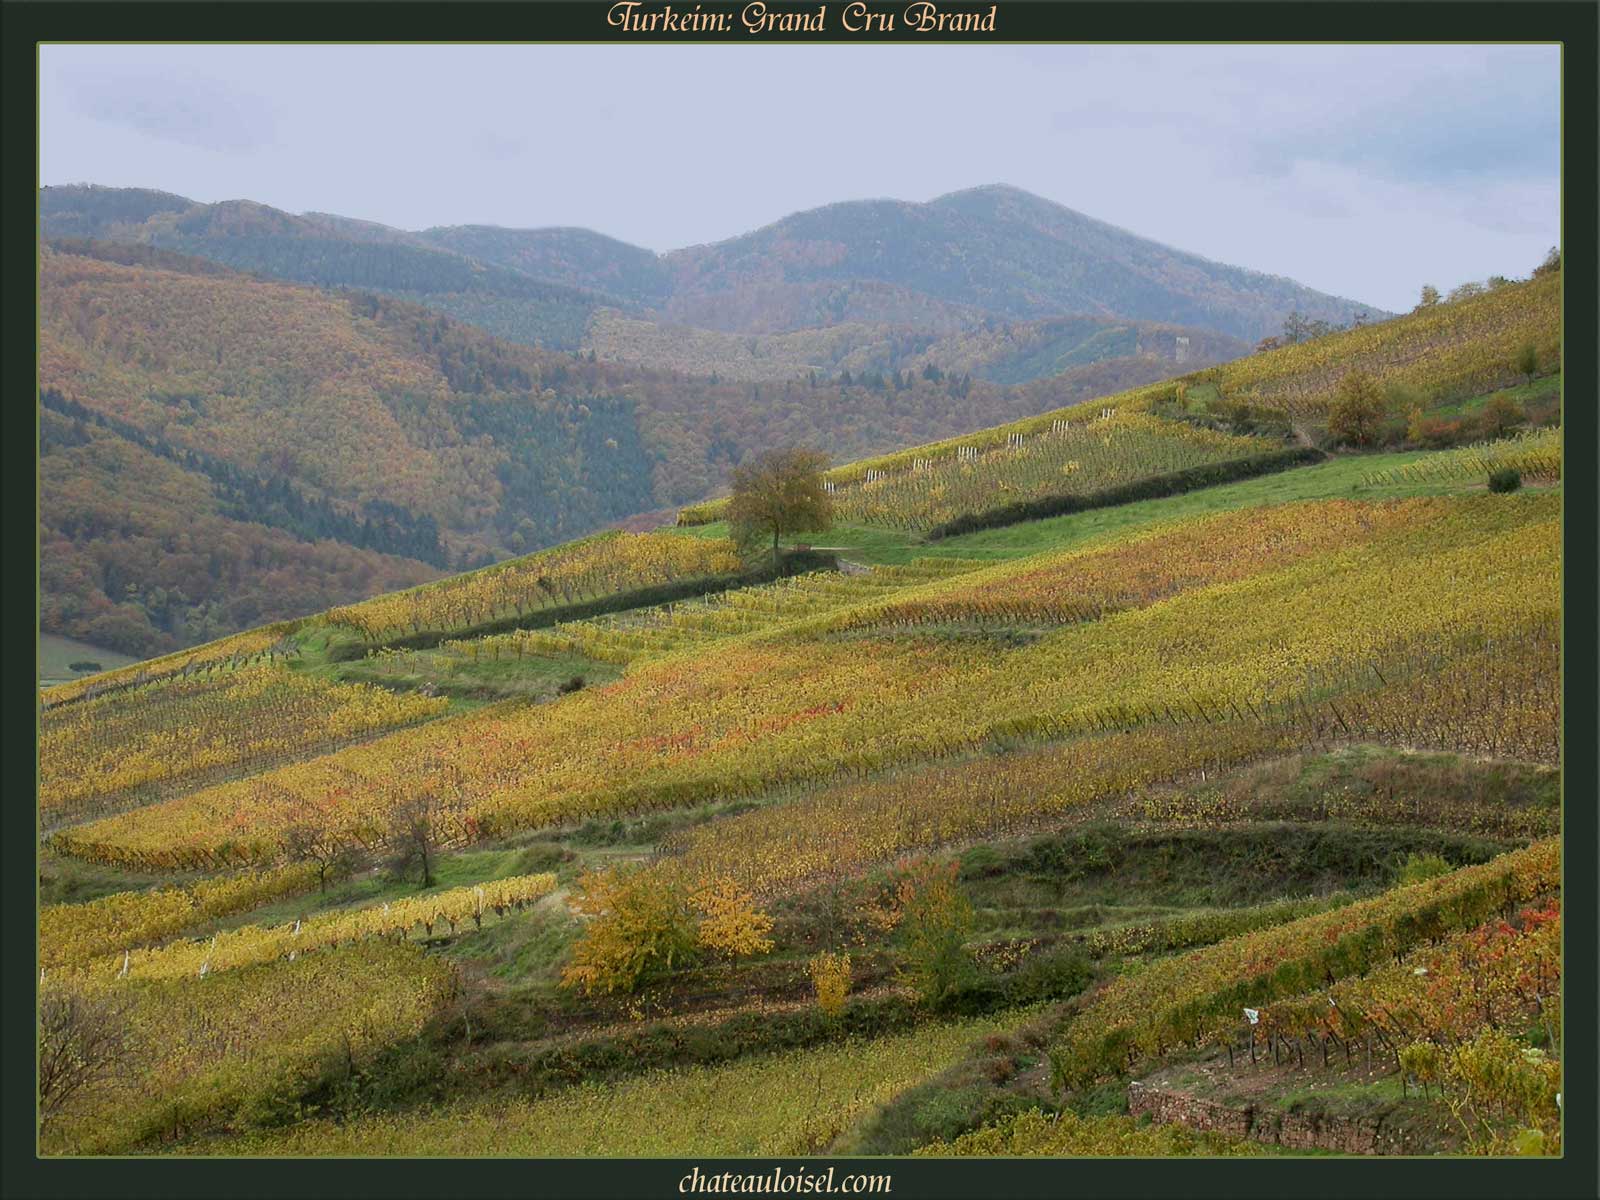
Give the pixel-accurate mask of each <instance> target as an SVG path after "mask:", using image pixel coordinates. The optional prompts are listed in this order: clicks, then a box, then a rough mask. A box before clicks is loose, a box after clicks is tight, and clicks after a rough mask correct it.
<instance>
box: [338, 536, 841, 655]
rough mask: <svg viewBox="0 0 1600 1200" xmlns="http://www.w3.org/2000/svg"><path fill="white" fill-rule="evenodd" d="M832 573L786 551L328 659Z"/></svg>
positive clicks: (345, 650)
mask: <svg viewBox="0 0 1600 1200" xmlns="http://www.w3.org/2000/svg"><path fill="white" fill-rule="evenodd" d="M838 569H839V560H838V558H837V557H836V556H835V555H833V554H829V553H827V552H825V551H822V550H793V551H787V552H785V553H784V556H783V566H782V569H781V570H778V571H774V570H773V569H772V568H771V567H763V568H761V569H760V570H756V571H746V572H744V573H742V574H739V575H716V576H701V577H700V578H697V579H679V580H674V581H673V582H671V583H661V584H657V585H655V586H654V587H647V588H635V589H634V590H633V591H628V592H613V593H611V594H610V595H608V596H600V597H598V598H597V599H594V600H584V601H581V602H579V603H577V604H563V605H560V606H559V607H555V608H543V609H540V610H539V611H537V612H529V613H524V614H523V615H522V616H520V617H518V616H510V617H500V618H497V619H496V620H493V621H484V622H482V623H481V624H478V625H471V626H468V627H467V628H465V629H452V630H448V631H438V630H428V631H425V632H423V633H414V634H409V635H407V636H405V637H398V638H391V639H389V640H388V641H385V642H379V643H376V644H374V643H371V642H363V641H350V642H344V643H340V644H336V645H334V646H332V647H331V648H330V649H329V651H328V657H329V659H330V660H332V661H333V662H348V661H350V660H352V659H358V658H365V657H366V656H367V655H368V654H369V653H371V652H372V651H374V650H431V649H432V648H433V647H435V646H437V645H439V644H440V643H442V642H455V641H467V640H469V639H471V638H480V637H488V636H489V635H491V634H496V633H510V632H511V631H512V630H515V629H544V628H547V627H548V626H551V625H558V624H561V623H562V622H565V621H584V620H587V619H589V618H590V617H600V616H604V615H606V614H607V613H616V612H626V611H628V610H629V609H634V608H653V607H655V606H656V605H659V604H676V603H677V602H678V601H680V600H693V599H695V598H696V597H699V596H710V595H714V594H715V593H717V592H726V591H730V590H731V589H733V588H742V587H753V586H755V585H757V584H762V583H771V582H772V581H773V580H775V579H777V578H779V577H780V576H789V575H801V574H804V573H806V572H808V571H836V570H838Z"/></svg>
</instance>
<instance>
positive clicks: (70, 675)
mask: <svg viewBox="0 0 1600 1200" xmlns="http://www.w3.org/2000/svg"><path fill="white" fill-rule="evenodd" d="M137 661H138V660H137V659H134V658H129V657H128V656H127V655H126V654H118V653H117V652H116V651H115V650H106V649H103V648H102V647H100V646H91V645H89V643H88V642H80V641H77V640H75V639H73V638H69V637H62V636H60V635H59V634H54V633H41V634H40V635H39V686H40V687H52V686H54V685H55V684H58V683H66V682H67V681H68V680H69V679H80V678H82V677H83V676H85V675H93V674H95V672H97V671H112V670H115V669H116V668H117V667H125V666H128V665H129V664H130V663H134V662H137ZM75 662H90V663H96V664H98V665H97V666H95V667H93V668H91V669H89V670H87V671H74V670H73V669H72V667H71V664H72V663H75Z"/></svg>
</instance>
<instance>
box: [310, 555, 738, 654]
mask: <svg viewBox="0 0 1600 1200" xmlns="http://www.w3.org/2000/svg"><path fill="white" fill-rule="evenodd" d="M740 570H741V563H740V561H739V556H738V554H737V553H736V552H735V550H734V547H733V544H732V543H731V542H727V541H709V540H705V539H699V538H686V537H682V536H679V535H677V534H673V533H670V532H667V533H647V534H630V533H603V534H597V535H596V536H594V537H591V538H585V539H584V540H582V541H578V542H569V543H567V544H566V545H563V546H557V547H556V548H554V549H552V550H541V551H540V552H539V553H537V554H530V555H527V556H526V557H524V558H514V559H511V560H510V561H508V562H503V563H497V564H496V565H494V566H492V567H485V568H483V569H482V570H479V571H473V572H470V573H468V574H466V575H456V576H452V577H451V578H449V579H445V580H442V581H440V582H438V583H429V584H424V585H423V586H421V587H418V588H412V589H411V590H410V591H405V592H394V593H392V594H390V595H387V596H378V597H376V598H375V599H372V600H367V601H363V602H362V603H360V604H350V605H345V606H344V607H342V608H335V609H330V610H329V612H328V614H327V620H328V622H329V623H330V624H332V625H337V626H342V627H344V628H347V629H351V630H353V631H355V632H356V633H359V634H360V635H361V636H362V637H363V638H364V639H365V640H367V641H368V642H376V641H383V640H386V639H390V638H396V637H402V636H405V635H408V634H409V635H415V634H419V633H423V632H450V631H452V630H458V629H466V628H468V627H470V626H473V625H480V624H484V623H486V622H489V621H493V620H498V619H504V618H506V617H512V616H516V617H521V616H525V615H527V614H529V613H535V612H539V611H541V610H543V609H548V608H558V607H561V606H564V605H569V604H573V603H577V602H580V601H584V600H593V599H595V598H597V597H600V596H606V595H613V594H618V593H623V592H631V591H638V590H641V589H646V588H651V587H657V586H660V585H662V584H670V583H674V582H678V581H683V580H690V579H699V578H720V577H724V576H729V575H735V574H737V573H738V572H739V571H740Z"/></svg>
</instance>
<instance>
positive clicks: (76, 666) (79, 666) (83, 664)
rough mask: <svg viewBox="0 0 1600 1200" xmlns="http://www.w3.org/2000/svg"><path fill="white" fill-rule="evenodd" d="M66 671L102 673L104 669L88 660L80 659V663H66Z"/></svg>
mask: <svg viewBox="0 0 1600 1200" xmlns="http://www.w3.org/2000/svg"><path fill="white" fill-rule="evenodd" d="M67 670H69V671H104V670H105V668H104V667H102V666H101V665H100V664H99V663H97V662H92V661H90V660H89V659H81V660H80V661H78V662H75V663H68V664H67Z"/></svg>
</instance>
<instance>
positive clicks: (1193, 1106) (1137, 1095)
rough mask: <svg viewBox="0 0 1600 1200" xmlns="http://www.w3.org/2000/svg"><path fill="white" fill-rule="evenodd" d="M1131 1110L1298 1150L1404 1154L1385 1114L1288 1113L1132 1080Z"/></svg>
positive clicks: (1401, 1134) (1402, 1140)
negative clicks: (1233, 1104)
mask: <svg viewBox="0 0 1600 1200" xmlns="http://www.w3.org/2000/svg"><path fill="white" fill-rule="evenodd" d="M1128 1111H1129V1112H1130V1113H1132V1114H1134V1115H1135V1116H1137V1115H1139V1114H1140V1113H1148V1114H1149V1116H1150V1119H1151V1120H1153V1121H1157V1122H1159V1123H1161V1124H1180V1125H1187V1126H1188V1127H1189V1128H1190V1129H1196V1130H1206V1129H1209V1130H1214V1131H1215V1132H1217V1133H1221V1134H1225V1135H1227V1136H1229V1137H1236V1138H1246V1139H1249V1140H1252V1141H1257V1142H1265V1143H1266V1144H1268V1145H1276V1146H1287V1147H1290V1148H1292V1149H1295V1150H1331V1151H1333V1152H1334V1153H1336V1154H1406V1153H1409V1152H1410V1151H1409V1149H1408V1147H1407V1146H1406V1137H1405V1130H1404V1129H1385V1128H1384V1118H1383V1117H1382V1116H1376V1117H1330V1116H1324V1115H1322V1114H1318V1113H1285V1112H1279V1111H1276V1110H1270V1109H1257V1108H1254V1107H1249V1108H1229V1107H1228V1106H1226V1105H1223V1104H1214V1103H1212V1102H1211V1101H1209V1100H1201V1099H1200V1098H1199V1097H1198V1096H1190V1095H1187V1094H1186V1093H1184V1092H1168V1091H1163V1090H1162V1089H1160V1088H1155V1087H1151V1086H1149V1085H1148V1084H1143V1083H1138V1082H1134V1083H1130V1084H1129V1085H1128Z"/></svg>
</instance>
